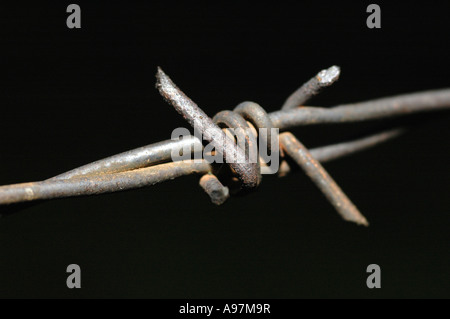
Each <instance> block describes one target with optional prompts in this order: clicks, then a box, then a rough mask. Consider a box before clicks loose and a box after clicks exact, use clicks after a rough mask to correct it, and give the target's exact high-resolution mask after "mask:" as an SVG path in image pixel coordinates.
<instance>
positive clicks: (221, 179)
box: [0, 66, 450, 226]
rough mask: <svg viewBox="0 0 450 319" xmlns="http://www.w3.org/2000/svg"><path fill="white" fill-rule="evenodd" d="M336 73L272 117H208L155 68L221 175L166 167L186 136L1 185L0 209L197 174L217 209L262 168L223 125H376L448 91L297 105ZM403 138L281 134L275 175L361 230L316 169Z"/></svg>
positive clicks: (193, 147)
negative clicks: (300, 184) (294, 177)
mask: <svg viewBox="0 0 450 319" xmlns="http://www.w3.org/2000/svg"><path fill="white" fill-rule="evenodd" d="M339 75H340V69H339V67H337V66H332V67H331V68H329V69H326V70H322V71H321V72H319V73H318V74H317V75H316V76H315V77H313V78H312V79H310V80H309V81H308V82H306V83H305V84H304V85H302V86H301V87H300V88H299V89H298V90H296V91H295V92H294V93H293V94H292V95H291V96H289V97H288V98H287V100H286V102H285V103H284V104H283V106H282V108H281V110H279V111H275V112H272V113H266V111H265V110H264V109H263V108H262V107H261V106H260V105H258V104H256V103H254V102H244V103H241V104H240V105H238V106H237V107H236V108H235V109H234V110H233V111H223V112H220V113H219V114H217V115H216V116H215V117H214V118H210V117H209V116H208V115H207V114H206V113H205V112H203V111H202V110H201V108H200V107H199V106H198V105H197V104H195V103H194V102H193V101H192V100H191V99H190V98H189V97H188V96H187V95H185V94H184V93H183V92H182V91H181V90H180V89H179V88H178V87H177V86H176V85H175V84H174V83H173V82H172V80H171V79H170V78H169V77H168V76H167V75H166V74H165V73H164V72H163V71H162V70H161V69H159V68H158V72H157V75H156V77H157V85H156V86H157V88H158V90H159V92H160V93H161V95H162V96H163V97H164V99H165V100H166V101H167V102H168V103H169V104H171V105H172V106H173V107H174V108H175V109H176V110H177V111H178V112H179V113H180V114H181V115H182V116H183V117H184V118H185V119H186V120H187V121H188V123H189V124H191V125H192V126H195V128H196V129H200V131H201V133H202V137H203V138H204V140H206V141H208V142H209V143H211V144H212V145H213V146H214V149H215V151H216V152H218V154H221V156H223V158H224V159H225V163H227V165H228V166H227V167H228V168H229V169H228V170H227V169H223V166H219V167H218V166H216V165H213V164H211V163H209V162H208V161H206V160H204V159H202V160H184V161H175V162H173V161H172V154H173V152H174V151H179V150H185V151H186V150H188V152H190V153H192V154H194V153H195V152H198V151H199V150H200V151H201V150H202V148H203V141H201V140H200V139H199V138H197V137H196V136H187V137H186V136H185V137H184V138H183V139H179V140H166V141H163V142H159V143H155V144H151V145H147V146H143V147H140V148H137V149H134V150H131V151H128V152H124V153H121V154H117V155H114V156H111V157H108V158H105V159H102V160H99V161H96V162H94V163H90V164H87V165H85V166H82V167H79V168H76V169H74V170H71V171H69V172H66V173H63V174H60V175H57V176H55V177H52V178H50V179H47V180H45V181H40V182H31V183H20V184H14V185H5V186H0V205H5V204H15V203H21V202H27V201H35V200H47V199H55V198H63V197H71V196H82V195H95V194H101V193H110V192H117V191H122V190H127V189H133V188H140V187H145V186H149V185H155V184H157V183H161V182H164V181H167V180H171V179H174V178H177V177H181V176H185V175H190V174H199V175H202V177H201V178H200V183H199V184H200V186H201V187H202V188H203V189H204V191H205V192H206V193H207V194H208V195H209V196H210V198H211V201H212V202H213V203H214V204H217V205H220V204H222V203H224V202H225V201H226V200H227V199H228V198H229V197H230V194H233V193H234V192H236V191H238V192H249V191H253V190H254V189H256V188H257V187H258V185H259V184H260V183H261V180H262V177H261V166H262V165H265V163H263V162H260V161H259V160H258V161H257V162H256V163H253V162H250V161H249V160H248V157H247V155H246V152H245V150H244V149H242V148H241V147H239V146H238V145H237V144H236V142H235V141H234V140H233V139H231V138H230V137H229V136H227V135H226V134H225V133H224V131H223V128H224V127H232V128H238V127H240V128H249V127H253V128H267V129H269V128H279V129H280V130H281V131H285V130H287V129H289V128H292V127H297V126H305V125H316V124H330V123H334V124H336V123H348V122H361V121H368V120H380V119H386V118H394V117H399V116H404V115H408V114H413V113H418V112H430V111H438V110H443V109H449V108H450V89H441V90H434V91H426V92H419V93H412V94H405V95H399V96H394V97H388V98H382V99H377V100H372V101H366V102H359V103H354V104H346V105H338V106H335V107H331V108H323V107H311V106H304V104H305V103H306V102H307V101H308V100H309V99H310V98H311V97H313V96H314V95H316V94H318V93H319V92H320V91H321V90H322V89H324V88H325V87H327V86H330V85H331V84H333V83H334V82H335V81H336V80H337V79H338V78H339ZM404 132H405V129H404V128H394V129H390V130H386V131H382V132H379V133H376V134H373V135H370V136H364V137H361V138H359V139H356V140H353V141H344V142H341V143H337V144H332V145H326V146H323V147H318V148H313V149H310V150H309V149H308V148H306V147H305V146H304V145H303V144H302V143H301V142H300V141H299V140H298V139H297V138H296V137H295V136H294V135H293V134H291V133H289V132H284V133H282V134H280V136H279V137H278V136H276V139H278V140H279V142H280V149H281V152H282V160H283V161H282V163H281V166H280V169H279V172H278V173H279V175H280V176H283V175H286V174H288V173H289V171H290V167H289V165H288V163H287V161H284V159H285V158H287V157H290V158H291V159H292V160H293V161H294V162H295V163H297V164H298V165H299V166H300V167H301V168H302V169H303V170H304V171H305V173H306V175H307V176H309V177H310V178H311V180H312V181H313V182H314V183H315V184H316V185H317V187H318V188H319V189H320V190H321V191H322V192H323V193H324V195H325V197H326V198H327V199H328V200H329V201H330V203H331V204H332V205H333V206H334V207H335V209H336V210H337V211H338V213H339V214H340V215H341V217H342V218H343V219H344V220H347V221H351V222H355V223H357V224H359V225H365V226H368V222H367V220H366V218H365V217H364V216H363V215H362V214H361V213H360V212H359V210H358V209H357V208H356V206H355V205H354V204H353V203H352V202H351V201H350V199H349V198H348V197H347V196H346V195H345V193H344V192H343V191H342V190H341V188H340V187H339V186H338V184H337V183H336V182H335V181H334V180H333V178H332V177H331V176H330V175H329V174H328V173H327V172H326V170H325V168H324V167H323V166H322V165H321V163H324V162H328V161H331V160H335V159H337V158H341V157H344V156H348V155H351V154H354V153H356V152H359V151H362V150H365V149H367V148H370V147H373V146H376V145H378V144H380V143H383V142H385V141H388V140H389V139H392V138H394V137H396V136H398V135H400V134H402V133H404ZM255 134H256V133H255ZM249 143H251V142H250V141H247V144H246V147H251V146H252V145H250V144H249ZM268 145H270V143H269V144H268ZM236 185H237V187H236Z"/></svg>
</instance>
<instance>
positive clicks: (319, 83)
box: [281, 65, 341, 110]
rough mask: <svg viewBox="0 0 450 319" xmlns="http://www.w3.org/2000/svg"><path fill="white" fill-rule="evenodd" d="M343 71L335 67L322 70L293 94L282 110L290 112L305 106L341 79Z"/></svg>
mask: <svg viewBox="0 0 450 319" xmlns="http://www.w3.org/2000/svg"><path fill="white" fill-rule="evenodd" d="M340 74H341V69H340V68H339V67H338V66H336V65H333V66H332V67H330V68H328V69H326V70H322V71H320V72H319V73H317V75H316V76H315V77H313V78H312V79H311V80H309V81H308V82H306V83H305V84H303V85H302V86H301V87H300V88H299V89H298V90H297V91H295V92H294V93H292V94H291V95H290V96H289V97H288V98H287V99H286V102H284V104H283V106H282V107H281V109H282V110H289V109H292V108H295V107H297V106H300V105H303V104H304V103H306V102H307V101H308V100H309V99H310V98H312V97H313V96H314V95H317V94H319V93H320V91H322V89H324V88H326V87H327V86H330V85H332V84H333V83H334V82H336V81H337V80H338V79H339V75H340Z"/></svg>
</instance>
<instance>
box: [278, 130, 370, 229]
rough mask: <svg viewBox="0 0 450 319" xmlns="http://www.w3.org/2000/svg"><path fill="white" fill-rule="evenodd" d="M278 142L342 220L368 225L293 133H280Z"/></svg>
mask: <svg viewBox="0 0 450 319" xmlns="http://www.w3.org/2000/svg"><path fill="white" fill-rule="evenodd" d="M280 144H281V145H282V147H283V148H284V150H285V151H286V153H287V154H288V155H289V156H290V157H292V158H293V159H294V160H295V161H296V162H297V164H298V165H300V166H301V168H302V169H303V170H304V171H305V173H306V175H308V176H309V177H310V178H311V179H312V181H313V182H314V183H315V184H316V185H317V187H319V189H320V190H321V191H322V193H324V195H325V196H326V197H327V199H328V200H329V201H330V203H331V204H332V205H333V206H334V208H335V209H336V210H337V211H338V213H339V214H340V215H341V216H342V218H343V219H344V220H347V221H351V222H355V223H357V224H359V225H364V226H369V223H368V222H367V220H366V218H365V217H364V216H363V215H361V213H360V212H359V210H358V209H357V208H356V206H355V205H353V203H352V202H351V201H350V199H348V197H347V196H346V195H345V194H344V192H343V191H342V190H341V188H340V187H339V186H338V185H337V184H336V182H335V181H334V180H333V178H332V177H331V176H330V175H329V174H328V173H327V172H326V170H325V169H324V168H323V167H322V165H320V163H319V162H318V161H317V160H316V159H314V157H313V156H312V155H311V153H310V152H309V151H308V149H307V148H306V147H305V146H304V145H303V144H302V143H300V141H299V140H297V139H296V138H295V136H294V135H292V134H291V133H289V132H285V133H282V134H281V135H280Z"/></svg>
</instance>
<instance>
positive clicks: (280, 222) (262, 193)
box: [0, 1, 450, 298]
mask: <svg viewBox="0 0 450 319" xmlns="http://www.w3.org/2000/svg"><path fill="white" fill-rule="evenodd" d="M76 3H77V4H79V5H80V6H81V10H82V28H81V29H79V30H76V29H72V30H71V29H68V28H67V27H66V18H67V16H68V13H66V7H67V5H69V4H70V2H67V1H58V2H56V1H55V2H53V4H49V3H45V2H42V1H36V2H34V3H33V4H24V3H20V2H17V3H16V4H15V5H6V4H1V5H0V39H1V40H0V41H1V43H2V44H1V49H0V61H1V62H0V63H1V69H0V103H1V104H0V105H1V113H0V143H1V152H0V184H10V183H19V182H26V181H35V180H42V179H45V178H48V177H51V176H54V175H57V174H59V173H62V172H64V171H66V170H69V169H72V168H74V167H77V166H80V165H83V164H86V163H89V162H91V161H94V160H97V159H100V158H103V157H106V156H109V155H113V154H116V153H119V152H122V151H126V150H129V149H132V148H135V147H139V146H143V145H147V144H150V143H153V142H157V141H160V140H165V139H168V138H170V134H171V132H172V130H173V129H174V128H176V127H187V124H186V123H185V122H184V121H183V119H182V118H181V117H180V116H179V115H178V114H177V113H176V112H175V111H174V110H173V109H172V108H171V107H170V106H169V105H168V104H166V103H165V102H164V101H163V99H162V98H161V97H160V96H159V94H158V92H157V91H156V89H155V88H154V83H155V78H154V74H155V73H156V67H157V66H158V65H159V66H161V67H162V68H163V69H164V70H165V72H166V73H167V74H169V75H170V76H171V77H172V79H173V80H174V82H175V83H177V85H178V86H179V87H180V88H181V89H183V90H184V91H185V93H186V94H187V95H189V96H190V97H191V98H192V99H193V100H194V101H196V102H197V103H198V104H199V105H200V106H201V107H202V108H203V109H204V110H205V111H206V112H207V113H208V114H209V115H211V116H212V115H214V114H215V113H217V112H218V111H220V110H222V109H231V108H233V107H234V106H235V105H237V104H238V103H240V102H242V101H245V100H251V101H255V102H258V103H260V104H261V105H262V106H263V107H265V109H266V110H268V111H273V110H276V109H277V108H279V107H280V105H281V104H282V103H283V101H284V99H285V98H286V97H287V96H288V95H289V94H290V93H291V92H292V91H293V90H294V89H296V88H297V87H298V86H300V85H301V84H302V83H303V82H305V81H306V80H308V79H309V78H310V77H312V76H313V75H315V74H316V73H317V72H318V71H319V70H321V69H323V68H327V67H329V66H331V65H333V64H337V65H339V66H340V67H341V68H342V74H341V78H340V80H339V81H338V83H336V84H335V85H334V86H333V87H332V88H329V89H327V90H326V92H323V93H322V94H321V95H320V96H318V97H317V98H315V99H314V100H313V101H312V102H311V104H313V105H323V106H332V105H337V104H340V103H348V102H356V101H360V100H368V99H372V98H377V97H382V96H389V95H394V94H400V93H407V92H413V91H420V90H427V89H435V88H442V87H448V86H450V78H449V70H450V69H449V66H448V61H449V60H448V57H449V49H448V41H449V31H450V22H449V19H448V16H449V12H450V11H449V10H447V8H446V7H445V6H444V3H445V1H441V2H427V3H428V5H427V6H425V5H424V2H417V3H414V2H403V3H401V2H396V4H394V3H393V1H391V2H389V3H384V2H381V1H378V2H376V3H378V4H379V5H380V6H381V10H382V17H381V18H382V28H381V29H368V28H367V27H366V18H367V16H368V14H367V13H366V7H367V5H368V4H369V3H370V2H365V1H353V2H338V1H335V2H331V1H330V2H326V3H325V2H323V1H293V2H278V1H277V2H257V3H245V4H244V3H242V2H239V3H238V2H228V1H227V2H222V3H218V2H212V1H210V2H207V3H202V4H199V3H193V2H191V1H189V2H185V3H173V2H169V1H167V2H165V3H157V2H154V1H151V2H149V3H144V2H142V3H132V2H130V1H126V2H125V1H123V2H115V3H112V2H105V3H100V2H99V3H95V4H94V3H92V2H84V1H83V2H82V1H77V2H76ZM414 119H415V120H418V121H421V122H423V124H421V125H419V126H417V127H416V128H415V129H414V130H412V131H411V132H409V133H408V134H407V135H405V136H402V137H400V138H398V139H396V140H395V141H392V142H389V143H386V144H384V145H382V146H379V147H376V148H374V149H371V150H369V151H365V152H362V153H359V154H356V155H354V156H351V157H349V158H345V159H341V160H338V161H335V162H331V163H329V164H326V168H327V169H328V171H329V172H330V174H331V175H332V176H333V177H334V178H335V180H336V181H337V182H338V184H340V186H341V187H342V188H343V190H344V191H345V192H346V193H347V194H348V196H349V197H350V198H351V199H352V200H353V201H354V203H355V204H356V205H357V206H358V207H359V208H360V210H361V211H362V212H363V214H364V215H365V216H366V217H367V218H368V219H369V221H370V222H371V226H370V227H369V228H363V227H357V226H355V225H353V224H350V223H346V222H343V221H342V220H341V219H340V218H339V217H338V215H337V214H336V213H335V211H334V209H333V208H332V207H331V206H330V205H329V203H328V202H327V201H326V200H325V199H324V197H323V195H322V194H321V193H320V192H319V191H318V190H317V189H316V188H315V186H314V185H313V184H312V182H311V181H309V179H308V178H307V177H306V176H305V175H304V174H303V173H302V172H301V171H297V172H296V173H295V174H292V175H290V176H288V177H286V178H283V179H279V178H277V177H275V176H265V178H264V181H263V183H262V185H261V186H260V188H259V189H258V191H257V192H255V193H252V194H250V195H248V196H246V197H235V198H232V199H230V200H229V201H228V202H227V203H226V204H224V205H223V206H221V207H215V206H214V205H212V204H211V203H210V202H209V199H208V198H207V196H206V195H205V194H204V193H203V191H202V190H201V189H200V188H199V187H198V186H197V182H198V177H196V176H191V177H185V178H180V179H178V180H175V181H171V182H167V183H164V184H161V185H158V186H154V187H151V188H146V189H139V190H133V191H128V192H123V193H115V194H108V195H102V196H97V197H83V198H70V199H63V200H55V201H49V202H45V203H39V204H38V205H35V206H31V207H28V208H24V209H21V210H20V211H19V212H17V213H15V214H10V215H6V216H3V218H1V219H0V297H3V298H6V297H144V298H305V297H312V298H319V297H320V298H322V297H338V298H340V297H356V298H366V297H369V298H370V297H398V298H400V297H450V288H449V283H450V275H449V274H450V258H449V248H450V246H449V239H450V238H449V229H450V218H449V215H448V214H449V210H450V208H449V207H450V196H449V193H448V187H449V185H450V174H449V172H448V163H449V160H450V147H449V143H448V140H449V138H450V131H449V129H448V126H449V124H450V116H449V113H447V112H441V113H439V114H435V115H434V116H428V115H427V116H425V115H419V116H415V117H414ZM380 124H382V123H379V122H371V123H364V124H358V125H343V126H342V125H341V126H336V125H332V126H317V127H305V128H299V129H296V130H293V132H294V133H295V134H296V135H297V136H298V137H299V139H301V140H302V141H303V143H304V144H305V145H307V146H308V147H313V146H318V145H324V144H327V143H331V142H338V141H342V140H346V139H350V138H353V137H356V136H358V135H361V134H365V133H368V132H370V131H371V130H373V129H376V128H379V127H380ZM0 209H1V210H2V211H3V212H7V210H5V208H0ZM8 209H9V208H8ZM2 211H0V212H2ZM72 263H75V264H79V265H80V266H81V270H82V289H74V290H70V289H68V288H67V287H66V278H67V276H68V274H67V273H66V267H67V265H69V264H72ZM372 263H375V264H378V265H380V266H381V270H382V288H381V289H375V290H370V289H368V288H367V287H366V278H367V275H368V274H367V273H366V267H367V266H368V265H369V264H372Z"/></svg>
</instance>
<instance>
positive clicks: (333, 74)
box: [316, 65, 341, 87]
mask: <svg viewBox="0 0 450 319" xmlns="http://www.w3.org/2000/svg"><path fill="white" fill-rule="evenodd" d="M340 75H341V68H340V67H338V66H337V65H333V66H332V67H329V68H328V69H326V70H322V71H320V72H319V73H318V74H317V75H316V78H317V80H318V81H319V83H320V84H321V86H322V87H325V86H330V85H331V84H333V83H334V82H336V81H337V80H338V79H339V76H340Z"/></svg>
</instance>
